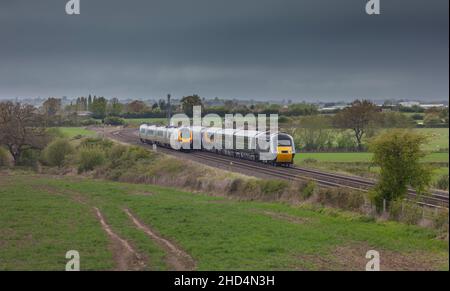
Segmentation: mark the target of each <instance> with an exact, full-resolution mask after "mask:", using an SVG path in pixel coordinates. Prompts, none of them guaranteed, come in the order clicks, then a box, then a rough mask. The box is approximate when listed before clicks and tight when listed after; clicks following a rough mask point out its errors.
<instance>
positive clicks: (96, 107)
mask: <svg viewBox="0 0 450 291" xmlns="http://www.w3.org/2000/svg"><path fill="white" fill-rule="evenodd" d="M107 105H108V101H107V100H106V99H105V98H104V97H98V98H96V97H95V96H94V100H93V101H92V116H93V117H94V118H101V119H103V118H105V116H106V106H107Z"/></svg>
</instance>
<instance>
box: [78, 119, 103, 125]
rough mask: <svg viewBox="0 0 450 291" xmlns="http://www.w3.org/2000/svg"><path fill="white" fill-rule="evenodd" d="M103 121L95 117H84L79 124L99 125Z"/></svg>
mask: <svg viewBox="0 0 450 291" xmlns="http://www.w3.org/2000/svg"><path fill="white" fill-rule="evenodd" d="M100 123H101V122H100V121H98V120H97V119H94V118H88V119H84V120H82V121H81V122H80V123H79V124H80V125H82V126H89V125H98V124H100Z"/></svg>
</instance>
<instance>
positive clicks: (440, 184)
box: [435, 175, 448, 190]
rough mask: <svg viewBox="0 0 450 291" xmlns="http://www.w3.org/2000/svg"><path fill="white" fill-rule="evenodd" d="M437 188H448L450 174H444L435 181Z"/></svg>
mask: <svg viewBox="0 0 450 291" xmlns="http://www.w3.org/2000/svg"><path fill="white" fill-rule="evenodd" d="M435 185H436V188H438V189H441V190H448V175H442V176H441V177H440V178H439V180H437V181H436V183H435Z"/></svg>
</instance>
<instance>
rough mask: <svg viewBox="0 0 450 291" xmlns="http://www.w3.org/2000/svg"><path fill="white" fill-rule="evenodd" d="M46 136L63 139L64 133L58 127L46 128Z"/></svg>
mask: <svg viewBox="0 0 450 291" xmlns="http://www.w3.org/2000/svg"><path fill="white" fill-rule="evenodd" d="M47 134H48V135H49V136H50V137H51V138H64V133H63V132H62V131H61V129H59V128H58V127H50V128H47Z"/></svg>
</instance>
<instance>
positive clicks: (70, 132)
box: [58, 127, 96, 138]
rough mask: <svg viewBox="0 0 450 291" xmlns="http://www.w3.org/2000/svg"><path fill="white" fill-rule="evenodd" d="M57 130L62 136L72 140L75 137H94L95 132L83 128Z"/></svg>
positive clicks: (61, 128)
mask: <svg viewBox="0 0 450 291" xmlns="http://www.w3.org/2000/svg"><path fill="white" fill-rule="evenodd" d="M58 128H59V130H60V131H61V132H62V133H63V134H64V136H65V137H67V138H74V137H76V136H83V137H88V136H95V135H96V132H95V131H92V130H89V129H85V128H84V127H58Z"/></svg>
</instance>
